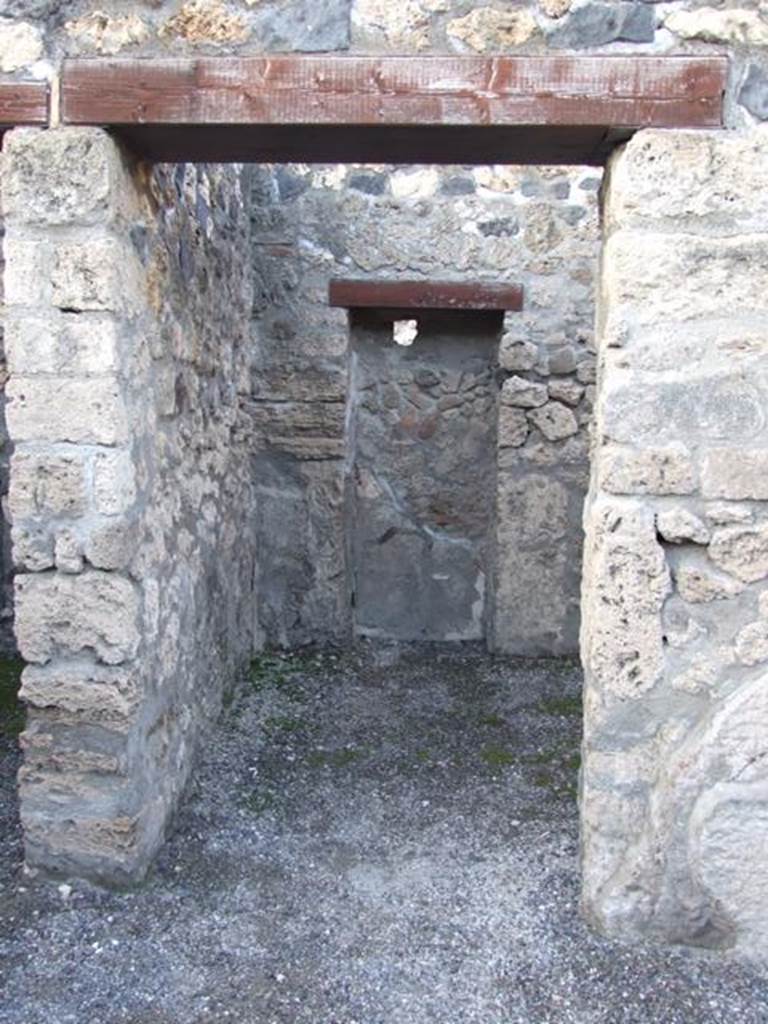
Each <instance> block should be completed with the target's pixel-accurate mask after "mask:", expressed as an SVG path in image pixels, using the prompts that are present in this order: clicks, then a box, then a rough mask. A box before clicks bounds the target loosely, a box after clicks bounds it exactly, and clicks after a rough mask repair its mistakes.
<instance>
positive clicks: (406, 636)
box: [347, 313, 502, 640]
mask: <svg viewBox="0 0 768 1024" xmlns="http://www.w3.org/2000/svg"><path fill="white" fill-rule="evenodd" d="M501 321H502V317H501V315H500V314H496V315H487V314H486V315H482V314H477V315H474V316H473V315H463V314H458V313H453V314H451V313H447V314H444V315H443V316H442V317H441V316H435V315H433V316H423V317H420V318H419V321H418V325H419V326H418V331H419V333H418V336H417V338H416V340H415V342H414V343H413V344H412V345H410V346H408V347H405V346H403V345H398V344H396V342H395V341H394V339H393V325H392V323H391V322H387V321H384V322H382V321H381V320H378V319H377V318H376V317H375V316H373V317H364V316H362V315H358V316H356V317H355V318H354V319H353V323H352V351H351V373H350V406H351V408H350V422H349V439H348V445H349V456H348V457H349V462H350V465H349V475H350V479H349V485H348V495H349V499H348V506H347V508H348V521H347V531H348V538H349V565H350V582H351V587H352V604H353V618H354V628H355V632H356V633H357V634H358V635H363V636H383V637H391V638H394V639H399V640H478V639H482V638H483V637H485V636H486V635H487V629H488V619H489V613H488V610H489V608H490V607H491V600H490V596H491V595H490V593H489V591H490V583H491V579H492V572H493V563H494V553H495V543H494V542H495V538H494V506H495V499H496V433H497V419H498V409H497V404H498V392H499V389H498V384H497V381H496V376H497V374H496V369H497V349H498V342H499V336H500V334H501Z"/></svg>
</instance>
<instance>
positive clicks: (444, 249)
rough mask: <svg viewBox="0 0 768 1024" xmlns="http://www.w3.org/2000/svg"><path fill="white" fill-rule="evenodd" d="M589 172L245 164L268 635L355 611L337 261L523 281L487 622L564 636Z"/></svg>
mask: <svg viewBox="0 0 768 1024" xmlns="http://www.w3.org/2000/svg"><path fill="white" fill-rule="evenodd" d="M600 180H601V179H600V173H599V172H598V171H595V170H594V169H589V168H587V169H585V168H581V169H580V168H558V169H538V170H537V169H533V168H513V167H479V168H474V169H470V168H461V167H443V168H436V167H427V168H413V167H383V166H373V165H366V166H349V167H315V168H310V167H307V166H299V165H292V166H285V167H277V168H272V169H270V168H259V169H254V171H253V182H252V199H253V207H252V219H253V228H252V240H253V265H254V282H255V296H256V299H255V306H254V364H253V402H252V403H251V405H250V412H251V417H252V423H253V431H254V442H255V445H256V449H257V450H256V455H255V469H254V476H255V479H256V486H257V490H258V499H257V506H256V516H257V520H258V523H257V526H258V533H259V537H260V544H259V549H260V552H261V555H260V557H259V570H260V574H261V580H262V582H261V585H260V587H259V592H260V596H261V602H260V604H261V609H260V618H261V623H262V626H263V629H264V632H265V638H266V641H267V642H268V643H270V644H278V645H284V646H294V645H296V644H302V643H309V642H312V641H316V642H327V641H328V640H329V639H331V640H333V639H336V640H338V641H344V640H345V639H346V638H348V637H349V636H350V631H351V616H350V600H349V595H350V588H351V583H350V578H351V576H352V575H353V574H354V566H352V565H350V564H349V563H348V560H347V557H346V554H347V550H346V541H345V527H344V508H345V504H344V493H345V487H346V476H347V472H348V468H349V465H350V464H351V463H350V461H349V460H350V458H351V454H350V450H349V446H348V441H349V438H348V433H347V424H348V423H349V416H348V415H347V411H345V409H346V404H347V402H348V400H349V401H350V402H352V401H353V400H354V395H348V379H349V366H348V364H349V343H350V330H349V325H348V323H347V316H346V313H345V312H344V311H343V310H334V309H330V308H329V307H328V283H329V281H330V279H331V278H332V277H335V276H336V277H354V278H360V279H365V278H371V279H376V280H382V279H398V278H400V279H403V278H407V279H417V280H418V279H423V280H430V279H449V280H459V281H461V280H491V281H512V282H519V283H521V284H522V285H523V286H524V288H525V309H524V311H523V312H522V313H510V314H507V316H506V318H505V321H504V330H503V333H502V338H501V344H500V348H499V356H498V358H499V373H498V375H497V378H496V380H497V388H500V389H501V393H500V408H499V428H498V444H499V452H498V459H497V463H496V473H497V479H498V491H497V497H496V498H495V499H494V501H495V502H496V503H497V504H498V510H497V518H498V521H499V527H498V538H497V544H496V545H495V547H496V549H497V552H498V555H497V564H495V565H494V566H493V575H494V576H495V579H496V583H495V600H494V602H493V608H494V612H493V615H492V617H493V620H494V621H493V622H492V623H490V624H489V629H488V634H489V638H490V636H493V637H494V639H493V640H492V644H493V646H494V647H495V649H497V650H501V651H508V652H510V653H521V654H522V653H526V654H552V653H574V652H575V651H576V650H577V644H578V601H579V578H580V569H581V508H582V504H583V499H584V495H585V493H586V486H587V476H588V436H587V428H588V423H589V419H590V413H591V402H592V391H593V387H592V381H593V380H594V359H593V357H592V355H591V354H590V349H591V347H592V321H593V315H594V310H593V282H594V277H595V273H596V260H597V254H598V245H599V228H598V215H597V189H598V188H599V185H600ZM460 336H461V334H460V333H459V337H460ZM502 385H503V387H502ZM494 417H495V410H494ZM494 432H495V425H494Z"/></svg>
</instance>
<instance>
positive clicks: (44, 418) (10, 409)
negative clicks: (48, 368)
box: [6, 376, 128, 445]
mask: <svg viewBox="0 0 768 1024" xmlns="http://www.w3.org/2000/svg"><path fill="white" fill-rule="evenodd" d="M6 395H7V397H8V405H7V408H6V419H7V423H8V432H9V434H10V436H11V438H12V439H13V440H14V441H72V442H86V443H91V444H104V445H115V444H120V443H121V442H123V441H125V440H126V438H127V436H128V426H127V415H126V410H125V405H124V402H123V395H122V389H121V385H120V383H119V382H118V381H117V380H116V379H115V378H114V377H93V378H90V379H84V380H83V379H80V378H60V379H57V378H54V377H21V376H19V377H13V378H12V379H11V380H10V381H9V383H8V387H7V389H6Z"/></svg>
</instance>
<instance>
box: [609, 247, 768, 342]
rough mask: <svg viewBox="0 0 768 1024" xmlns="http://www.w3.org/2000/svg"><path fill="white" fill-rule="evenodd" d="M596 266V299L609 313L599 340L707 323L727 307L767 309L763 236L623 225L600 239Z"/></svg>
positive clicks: (767, 256) (766, 258)
mask: <svg viewBox="0 0 768 1024" xmlns="http://www.w3.org/2000/svg"><path fill="white" fill-rule="evenodd" d="M602 266H603V276H602V292H603V299H602V301H603V303H604V308H605V309H606V310H607V311H608V316H607V319H606V322H605V324H604V326H603V344H604V345H613V344H623V343H624V339H625V337H626V332H627V329H628V328H635V329H637V328H640V327H645V326H654V325H656V324H658V323H661V322H669V321H688V320H697V321H700V320H707V319H709V318H712V317H714V318H717V317H721V316H723V313H724V311H726V310H746V309H748V310H749V311H750V313H752V314H754V315H760V316H765V315H766V314H768V241H766V237H765V236H761V235H754V234H753V235H737V236H735V237H730V238H716V237H703V236H702V237H699V236H696V235H691V234H667V235H660V234H659V235H656V234H650V233H648V232H644V231H639V230H629V229H623V230H621V231H616V232H614V234H613V235H611V236H610V237H609V238H608V240H607V241H606V243H605V246H604V255H603V264H602ZM682 282H685V287H684V288H683V287H681V283H682Z"/></svg>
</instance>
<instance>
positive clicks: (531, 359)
mask: <svg viewBox="0 0 768 1024" xmlns="http://www.w3.org/2000/svg"><path fill="white" fill-rule="evenodd" d="M538 358H539V349H538V346H536V345H534V344H532V343H531V342H530V341H515V340H514V339H512V338H510V336H509V335H505V336H504V337H503V338H502V339H501V346H500V348H499V365H500V366H501V367H502V368H503V369H504V370H509V371H510V372H517V371H519V370H523V371H527V370H532V369H533V368H534V366H535V365H536V362H537V360H538Z"/></svg>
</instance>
